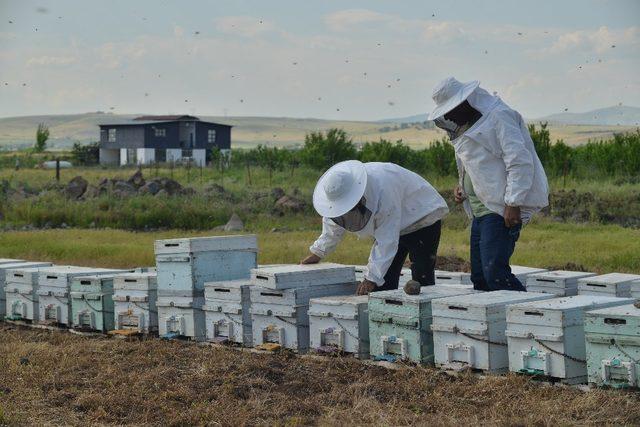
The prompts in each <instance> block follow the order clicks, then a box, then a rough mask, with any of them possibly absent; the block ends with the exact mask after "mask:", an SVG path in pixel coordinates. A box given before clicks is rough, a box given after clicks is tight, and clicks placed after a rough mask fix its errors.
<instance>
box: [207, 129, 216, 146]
mask: <svg viewBox="0 0 640 427" xmlns="http://www.w3.org/2000/svg"><path fill="white" fill-rule="evenodd" d="M207 142H208V143H209V144H215V143H216V130H215V129H209V132H208V133H207Z"/></svg>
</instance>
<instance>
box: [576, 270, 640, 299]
mask: <svg viewBox="0 0 640 427" xmlns="http://www.w3.org/2000/svg"><path fill="white" fill-rule="evenodd" d="M639 279H640V275H637V274H624V273H609V274H602V275H600V276H591V277H586V278H583V279H580V280H578V295H602V296H611V297H623V298H625V297H626V298H630V297H631V283H632V282H633V281H634V280H639Z"/></svg>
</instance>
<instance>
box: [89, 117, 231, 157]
mask: <svg viewBox="0 0 640 427" xmlns="http://www.w3.org/2000/svg"><path fill="white" fill-rule="evenodd" d="M214 147H218V148H219V149H220V150H221V151H226V150H230V149H231V126H229V125H224V124H220V123H213V122H205V121H202V120H200V119H199V118H197V117H195V116H189V115H171V116H169V115H167V116H140V117H136V118H134V119H133V120H125V121H121V122H112V123H104V124H101V125H100V164H119V165H129V164H134V165H135V164H151V163H155V162H158V163H165V162H184V161H190V162H192V163H193V164H195V165H198V166H203V165H205V164H206V162H207V161H209V159H210V156H211V150H212V149H213V148H214Z"/></svg>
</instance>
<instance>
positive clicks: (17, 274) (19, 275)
mask: <svg viewBox="0 0 640 427" xmlns="http://www.w3.org/2000/svg"><path fill="white" fill-rule="evenodd" d="M13 275H14V276H15V277H24V274H22V273H13Z"/></svg>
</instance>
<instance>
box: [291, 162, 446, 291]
mask: <svg viewBox="0 0 640 427" xmlns="http://www.w3.org/2000/svg"><path fill="white" fill-rule="evenodd" d="M313 206H314V208H315V209H316V211H317V212H318V214H320V215H321V216H322V217H323V218H322V234H321V235H320V237H319V238H318V240H316V241H315V243H314V244H313V245H311V247H310V248H309V250H310V252H311V254H310V255H309V256H307V257H306V258H305V259H303V260H302V261H301V263H302V264H314V263H317V262H319V261H320V260H321V259H322V258H324V257H325V256H327V255H328V254H330V253H331V252H333V251H334V250H335V248H336V246H337V245H338V243H339V242H340V240H341V239H342V237H343V236H344V234H345V232H346V231H350V232H353V233H356V234H357V235H358V236H359V237H364V236H372V237H373V238H374V239H375V240H374V243H373V247H372V248H371V254H370V255H369V263H368V265H367V269H366V270H365V273H364V280H363V281H362V282H361V283H360V285H359V286H358V291H357V293H358V295H366V294H368V293H370V292H374V291H380V290H387V289H397V288H398V280H399V278H400V273H401V270H402V266H403V264H404V262H405V260H406V258H407V254H408V255H409V259H410V260H411V273H412V277H413V280H415V281H417V282H419V283H420V285H421V286H426V285H433V284H434V282H435V278H434V268H435V262H436V253H437V251H438V244H439V243H440V229H441V219H442V218H443V217H444V216H445V215H446V214H447V213H448V212H449V209H448V207H447V203H446V202H445V200H444V199H443V198H442V196H440V194H438V192H437V191H436V190H435V189H434V188H433V187H432V186H431V184H429V183H428V182H427V181H426V180H424V179H423V178H422V177H421V176H419V175H417V174H415V173H413V172H411V171H409V170H407V169H404V168H402V167H400V166H398V165H395V164H393V163H376V162H374V163H362V162H359V161H357V160H348V161H345V162H341V163H338V164H336V165H334V166H333V167H331V168H330V169H329V170H328V171H327V172H325V173H324V175H322V177H321V178H320V180H319V181H318V183H317V185H316V188H315V190H314V192H313ZM418 290H419V289H418Z"/></svg>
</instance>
